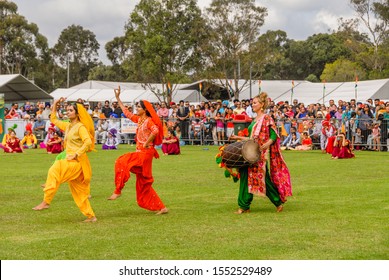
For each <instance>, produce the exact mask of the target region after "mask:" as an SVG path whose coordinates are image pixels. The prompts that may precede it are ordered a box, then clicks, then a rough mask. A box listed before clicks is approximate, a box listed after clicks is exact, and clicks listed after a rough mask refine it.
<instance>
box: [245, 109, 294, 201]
mask: <svg viewBox="0 0 389 280" xmlns="http://www.w3.org/2000/svg"><path fill="white" fill-rule="evenodd" d="M270 129H273V130H274V131H275V132H277V128H276V125H275V123H274V120H273V119H272V118H271V117H270V116H268V115H266V114H265V115H263V116H262V117H261V118H260V119H259V120H258V121H257V122H256V123H255V122H253V123H252V124H251V125H250V127H249V132H250V135H251V138H253V139H254V140H256V141H257V142H258V144H259V145H260V146H262V145H263V144H264V143H266V142H267V141H268V140H269V138H270ZM269 157H270V162H269V163H270V179H271V181H272V182H273V184H274V185H275V187H276V188H277V190H278V192H279V194H280V198H281V200H282V202H285V201H286V197H287V196H291V195H292V184H291V181H290V174H289V170H288V167H287V166H286V163H285V161H284V159H283V157H282V155H281V151H280V140H279V137H277V140H276V142H275V143H273V144H272V145H271V146H270V149H267V150H264V151H261V155H260V160H259V161H258V162H257V164H255V165H253V166H251V167H249V168H248V172H249V174H248V188H249V192H250V193H252V194H257V195H260V196H266V181H265V179H266V163H267V160H268V158H269Z"/></svg>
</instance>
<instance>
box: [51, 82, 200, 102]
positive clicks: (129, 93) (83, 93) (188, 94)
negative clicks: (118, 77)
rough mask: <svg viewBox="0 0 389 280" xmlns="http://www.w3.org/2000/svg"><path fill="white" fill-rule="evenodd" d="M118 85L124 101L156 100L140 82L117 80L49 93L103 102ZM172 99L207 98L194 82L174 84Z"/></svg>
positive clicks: (159, 87) (83, 84) (109, 98)
mask: <svg viewBox="0 0 389 280" xmlns="http://www.w3.org/2000/svg"><path fill="white" fill-rule="evenodd" d="M118 86H120V88H121V90H122V93H121V94H120V99H121V100H122V101H123V102H124V103H135V102H137V101H139V100H141V99H146V100H148V101H150V102H158V101H159V100H158V98H157V97H156V96H155V94H154V93H153V92H152V91H151V90H150V89H149V88H147V87H146V88H145V87H143V86H142V84H140V83H118V82H99V81H88V82H85V83H82V84H80V85H77V86H74V87H71V88H69V89H64V88H59V89H57V90H55V91H53V92H52V93H51V96H52V97H53V98H54V99H58V98H60V97H66V98H67V100H68V101H76V100H77V99H78V98H82V99H84V100H86V101H88V102H99V101H101V102H103V101H105V100H109V101H114V100H116V98H115V93H114V89H115V88H117V87H118ZM151 86H152V87H153V88H155V89H159V90H162V85H161V84H151ZM173 87H174V91H173V98H172V101H175V102H178V101H180V100H184V101H189V102H200V101H203V100H204V101H206V100H207V99H206V98H205V97H204V96H202V95H201V94H199V92H198V91H197V90H194V88H196V86H195V84H177V85H174V86H173Z"/></svg>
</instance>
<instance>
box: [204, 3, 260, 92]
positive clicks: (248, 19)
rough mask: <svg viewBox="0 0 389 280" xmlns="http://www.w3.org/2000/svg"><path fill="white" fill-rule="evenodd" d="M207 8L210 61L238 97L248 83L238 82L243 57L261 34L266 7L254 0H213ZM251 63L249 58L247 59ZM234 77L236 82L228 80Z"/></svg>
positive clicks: (248, 66) (225, 83)
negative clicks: (240, 83)
mask: <svg viewBox="0 0 389 280" xmlns="http://www.w3.org/2000/svg"><path fill="white" fill-rule="evenodd" d="M206 11H207V17H206V18H207V25H208V26H209V30H210V38H209V44H210V45H209V52H208V53H209V56H208V59H209V61H208V63H209V64H210V66H211V68H213V70H214V73H215V74H216V73H219V74H218V76H219V77H218V78H219V81H220V82H221V83H222V84H224V86H225V87H226V88H229V87H231V89H232V90H233V95H234V97H235V98H239V92H240V91H241V89H242V88H243V87H244V86H245V85H241V86H239V84H238V79H239V78H240V69H241V68H242V67H245V68H247V69H249V68H250V65H242V63H241V62H242V61H243V60H241V58H242V57H243V55H244V53H246V52H247V50H248V49H249V48H250V46H251V44H252V43H254V42H255V41H256V40H257V39H258V36H259V33H260V28H261V27H262V25H263V24H264V19H265V16H266V15H267V10H266V8H264V7H260V6H257V5H256V4H255V1H254V0H213V1H212V3H211V5H210V7H208V8H207V9H206ZM247 63H249V61H247ZM229 78H233V84H232V85H230V84H229Z"/></svg>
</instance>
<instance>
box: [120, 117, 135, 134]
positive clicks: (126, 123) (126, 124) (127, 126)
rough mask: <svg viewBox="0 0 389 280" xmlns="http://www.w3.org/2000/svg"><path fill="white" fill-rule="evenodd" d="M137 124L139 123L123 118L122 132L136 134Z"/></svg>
mask: <svg viewBox="0 0 389 280" xmlns="http://www.w3.org/2000/svg"><path fill="white" fill-rule="evenodd" d="M137 126H138V125H137V124H136V123H134V122H132V121H131V120H130V119H126V118H122V119H121V133H130V134H135V132H136V128H137Z"/></svg>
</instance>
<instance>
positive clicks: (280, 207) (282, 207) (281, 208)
mask: <svg viewBox="0 0 389 280" xmlns="http://www.w3.org/2000/svg"><path fill="white" fill-rule="evenodd" d="M282 210H284V205H282V204H281V205H280V206H277V212H282Z"/></svg>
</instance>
